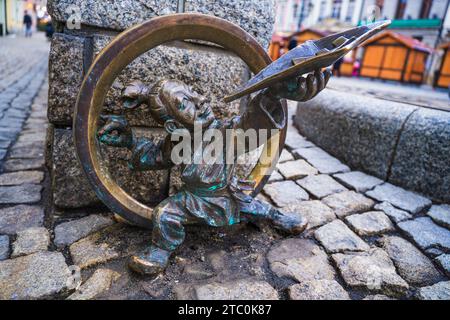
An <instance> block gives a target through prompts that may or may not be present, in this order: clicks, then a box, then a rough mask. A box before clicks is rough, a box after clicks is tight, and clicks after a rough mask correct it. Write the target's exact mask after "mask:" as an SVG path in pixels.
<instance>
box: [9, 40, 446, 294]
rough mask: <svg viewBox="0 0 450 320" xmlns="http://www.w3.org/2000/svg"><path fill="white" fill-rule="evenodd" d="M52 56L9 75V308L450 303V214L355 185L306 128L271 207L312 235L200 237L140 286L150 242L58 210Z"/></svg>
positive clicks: (91, 217) (98, 219)
mask: <svg viewBox="0 0 450 320" xmlns="http://www.w3.org/2000/svg"><path fill="white" fill-rule="evenodd" d="M41 45H42V48H41V50H42V54H41V55H40V56H39V55H38V57H37V58H35V59H34V60H33V61H32V62H31V63H29V64H28V63H26V65H28V69H27V71H24V70H23V69H22V68H20V69H19V70H22V72H23V73H22V74H17V72H19V70H16V71H10V72H6V73H5V72H2V74H1V77H2V81H0V83H1V87H0V101H1V103H0V110H1V113H0V114H1V118H0V121H2V125H1V130H0V145H1V150H4V151H3V159H2V161H1V173H0V299H43V298H50V299H298V300H309V299H340V300H345V299H357V300H358V299H371V300H373V299H447V300H448V299H450V281H449V278H448V277H449V276H450V260H449V259H450V206H449V205H446V204H437V203H432V202H431V201H430V200H429V199H427V198H425V197H423V196H421V195H418V194H415V193H411V192H409V191H407V190H404V189H401V188H398V187H396V186H393V185H390V184H387V183H385V182H384V181H382V180H379V179H377V178H375V177H371V176H368V175H365V174H364V173H361V172H352V171H351V169H350V168H349V167H348V166H346V165H345V164H343V163H341V162H340V161H339V160H337V159H335V158H333V157H331V156H330V155H329V154H327V153H326V152H324V151H323V150H321V149H320V148H318V147H316V146H315V145H313V144H312V143H311V142H309V141H307V140H306V139H304V138H303V137H302V136H300V135H299V133H298V132H297V130H296V129H295V128H294V127H292V124H291V125H290V127H289V132H288V139H287V144H286V150H285V151H284V152H283V155H282V157H281V160H280V164H279V166H278V170H277V172H275V173H274V175H273V176H272V178H271V181H270V183H269V184H268V185H267V186H266V188H265V189H264V192H263V193H262V194H261V195H260V196H259V197H260V198H261V199H263V200H265V201H268V202H270V203H272V204H273V205H275V206H278V207H280V208H282V209H283V210H284V211H286V212H292V214H300V215H302V216H304V217H305V218H307V219H308V220H309V226H308V230H307V231H306V232H305V233H304V234H302V235H301V236H298V237H290V236H286V235H283V234H281V233H278V232H276V231H274V230H273V229H272V228H271V227H270V225H268V224H266V223H260V224H258V225H254V224H248V225H245V224H242V225H237V226H233V227H229V228H221V229H213V228H209V227H203V226H190V227H188V232H187V238H186V241H185V243H184V244H183V246H182V247H181V248H180V249H179V250H178V251H177V252H176V254H175V255H174V257H173V258H172V259H171V261H170V266H169V267H168V269H167V270H166V272H165V273H164V274H162V275H160V276H158V277H153V278H152V277H141V276H137V275H135V274H133V273H132V272H130V271H129V270H128V268H127V266H126V261H127V257H128V256H130V255H131V254H133V253H135V252H137V251H138V250H140V249H142V248H144V247H145V246H147V245H148V244H149V239H150V231H148V230H142V229H139V228H134V227H131V226H128V225H126V224H123V223H120V222H118V221H117V220H116V219H115V218H114V217H113V216H112V215H111V214H109V213H108V212H101V211H93V212H92V211H90V212H87V211H86V212H78V213H77V214H69V215H67V214H65V215H54V214H53V213H52V210H50V208H49V205H48V203H49V178H48V173H47V172H46V171H45V169H44V150H45V134H46V127H47V120H46V101H47V89H48V88H47V86H48V84H47V82H46V81H45V79H46V60H45V59H46V58H45V55H46V50H48V48H47V46H46V45H44V44H41ZM16 46H17V47H16V49H14V45H13V44H11V43H8V48H9V49H8V50H9V51H8V52H9V53H10V54H7V55H6V56H5V57H3V56H2V58H1V59H0V61H1V63H2V64H4V65H6V64H7V63H8V62H7V61H10V62H9V64H11V63H13V62H11V60H10V59H9V56H11V55H12V52H15V51H14V50H18V51H21V47H20V43H19V44H17V45H16ZM23 59H24V61H25V60H27V59H25V58H23ZM28 60H30V59H28ZM5 61H6V62H5ZM24 63H25V62H24ZM4 65H3V66H2V70H5V69H3V68H4ZM24 68H25V66H24ZM7 70H11V69H7ZM6 84H7V85H6ZM290 109H291V111H293V109H295V105H294V104H292V105H291V106H290ZM291 114H293V112H291ZM5 117H6V118H5ZM3 119H6V120H3Z"/></svg>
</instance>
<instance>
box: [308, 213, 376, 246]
mask: <svg viewBox="0 0 450 320" xmlns="http://www.w3.org/2000/svg"><path fill="white" fill-rule="evenodd" d="M314 236H315V237H316V239H317V240H318V241H319V242H320V243H321V244H322V245H323V246H324V247H325V249H326V250H327V251H328V252H330V253H336V252H345V251H366V250H369V248H370V247H369V245H368V244H367V243H365V242H364V241H363V240H362V239H361V238H360V237H358V236H357V235H356V234H355V233H354V232H353V231H351V230H350V229H349V228H348V227H347V226H346V225H345V223H343V222H342V221H341V220H334V221H333V222H330V223H328V224H326V225H324V226H323V227H320V228H319V229H317V230H316V231H315V232H314Z"/></svg>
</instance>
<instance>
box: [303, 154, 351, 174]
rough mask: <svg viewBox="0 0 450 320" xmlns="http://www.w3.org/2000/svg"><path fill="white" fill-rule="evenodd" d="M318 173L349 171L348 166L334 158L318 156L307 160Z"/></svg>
mask: <svg viewBox="0 0 450 320" xmlns="http://www.w3.org/2000/svg"><path fill="white" fill-rule="evenodd" d="M308 162H309V163H311V164H312V165H313V166H314V167H315V168H317V170H319V172H320V173H323V174H335V173H341V172H349V171H350V168H349V167H348V166H346V165H345V164H343V163H342V162H340V161H339V160H338V159H335V158H332V157H330V158H318V159H310V160H308Z"/></svg>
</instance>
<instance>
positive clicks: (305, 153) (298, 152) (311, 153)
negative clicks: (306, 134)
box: [292, 147, 332, 162]
mask: <svg viewBox="0 0 450 320" xmlns="http://www.w3.org/2000/svg"><path fill="white" fill-rule="evenodd" d="M292 152H293V153H294V155H295V156H297V157H300V158H303V159H305V160H307V161H308V162H310V160H313V159H327V158H332V157H331V156H330V155H329V154H328V153H327V152H326V151H324V150H322V149H320V148H318V147H314V148H297V149H295V150H294V151H292Z"/></svg>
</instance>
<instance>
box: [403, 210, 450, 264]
mask: <svg viewBox="0 0 450 320" xmlns="http://www.w3.org/2000/svg"><path fill="white" fill-rule="evenodd" d="M398 226H399V228H400V229H401V230H403V232H405V233H406V234H407V236H408V237H409V238H410V239H412V240H413V241H414V242H415V243H416V244H417V245H418V246H419V247H420V248H422V250H425V251H426V252H427V253H428V254H430V255H432V256H438V255H440V254H442V253H445V252H448V251H450V231H449V230H447V229H445V228H442V227H440V226H438V225H436V224H435V223H434V222H433V221H432V220H431V219H430V218H417V219H415V220H410V221H405V222H401V223H399V224H398Z"/></svg>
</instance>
